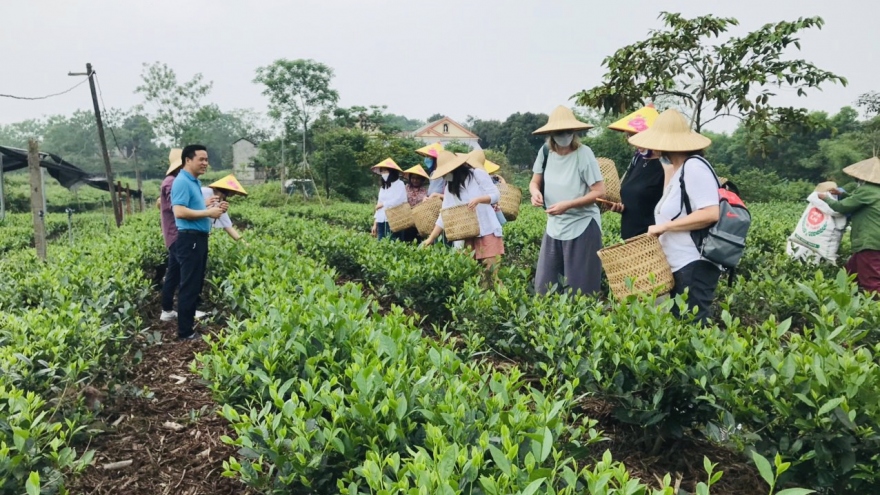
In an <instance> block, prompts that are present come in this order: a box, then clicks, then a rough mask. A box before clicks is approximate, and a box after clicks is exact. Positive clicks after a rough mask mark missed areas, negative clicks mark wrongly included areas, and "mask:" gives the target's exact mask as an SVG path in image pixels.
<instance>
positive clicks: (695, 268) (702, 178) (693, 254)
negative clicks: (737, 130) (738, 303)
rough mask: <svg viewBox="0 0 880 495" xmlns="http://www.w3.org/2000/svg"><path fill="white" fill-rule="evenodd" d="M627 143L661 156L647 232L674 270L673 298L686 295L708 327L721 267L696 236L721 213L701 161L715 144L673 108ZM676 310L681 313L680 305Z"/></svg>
mask: <svg viewBox="0 0 880 495" xmlns="http://www.w3.org/2000/svg"><path fill="white" fill-rule="evenodd" d="M629 143H630V144H632V145H633V146H636V147H638V148H642V149H649V150H655V151H657V152H659V153H660V161H661V163H662V164H663V167H664V169H665V173H666V177H667V179H666V186H665V188H664V192H663V197H662V198H661V199H660V201H659V202H658V203H657V206H656V207H655V208H654V221H655V225H651V226H650V227H648V233H649V234H653V235H656V236H659V237H660V245H661V246H662V247H663V253H664V254H665V255H666V260H667V261H668V262H669V266H670V267H671V268H672V276H673V278H674V279H675V286H674V287H673V289H672V293H671V296H672V297H675V296H677V295H680V294H683V293H684V292H685V291H688V296H687V305H688V307H689V308H690V309H693V308H696V309H697V320H698V321H699V322H700V323H701V324H705V323H707V322H708V321H709V319H710V318H711V315H712V313H711V309H712V300H713V299H714V298H715V289H716V288H717V287H718V278H719V277H720V276H721V268H720V267H719V266H718V265H715V264H714V263H711V262H709V261H707V260H704V259H703V258H702V257H701V256H700V251H699V250H698V248H697V241H696V240H695V239H694V237H698V236H699V234H698V233H699V232H701V231H703V229H705V228H707V227H709V226H711V225H713V224H714V223H715V222H717V221H718V217H719V214H720V208H719V202H720V197H719V194H718V179H717V177H716V176H715V171H714V170H713V169H712V167H711V165H710V164H709V162H707V161H706V160H705V159H704V158H703V150H704V149H706V148H708V147H709V145H710V144H712V141H711V140H709V138H706V137H704V136H702V135H700V134H698V133H696V132H694V131H693V130H691V127H690V124H688V122H687V120H686V119H685V117H684V116H683V115H682V114H681V113H679V112H678V111H676V110H671V109H670V110H666V111H665V112H663V113H661V114H660V116H659V117H657V120H655V121H654V125H653V126H651V128H649V129H647V130H645V131H642V132H640V133H638V134H636V135H634V136H632V137H631V138H629ZM685 172H686V173H685ZM682 184H684V189H682V187H681V185H682ZM686 201H687V203H689V204H685V202H686ZM688 212H690V213H688ZM692 234H694V235H692ZM673 312H674V313H675V314H676V315H678V307H677V306H676V307H674V308H673Z"/></svg>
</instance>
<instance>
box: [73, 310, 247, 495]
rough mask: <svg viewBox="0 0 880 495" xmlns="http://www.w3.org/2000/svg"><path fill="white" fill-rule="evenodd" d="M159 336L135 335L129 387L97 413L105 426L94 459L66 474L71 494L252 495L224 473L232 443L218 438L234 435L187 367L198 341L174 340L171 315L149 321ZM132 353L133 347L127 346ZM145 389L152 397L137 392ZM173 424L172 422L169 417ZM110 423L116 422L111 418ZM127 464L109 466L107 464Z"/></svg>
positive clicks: (96, 441)
mask: <svg viewBox="0 0 880 495" xmlns="http://www.w3.org/2000/svg"><path fill="white" fill-rule="evenodd" d="M151 329H152V330H155V331H156V332H158V333H159V334H161V343H153V344H152V345H149V344H148V343H147V342H146V341H145V339H144V341H142V342H139V343H138V344H139V345H138V346H139V347H142V348H141V351H140V352H141V353H142V356H143V360H142V361H141V362H140V363H138V364H137V365H134V367H133V369H132V370H131V377H130V380H129V386H127V387H126V389H125V390H124V391H123V392H121V393H117V394H115V395H116V396H115V397H113V398H110V399H107V402H106V403H105V404H104V405H103V407H104V410H103V411H102V412H101V414H100V415H99V417H98V420H99V421H101V422H103V423H104V424H105V425H107V426H106V427H107V428H108V430H109V431H108V432H106V433H103V434H100V435H98V436H97V437H96V438H94V439H93V440H92V443H91V445H90V447H89V448H91V449H94V450H96V454H95V462H94V464H93V465H92V466H91V467H90V468H88V469H87V470H86V472H85V473H83V474H82V475H81V476H80V477H79V478H77V479H75V480H72V481H71V484H70V492H71V493H73V494H83V495H85V494H96V495H104V494H106V495H110V494H113V495H123V494H125V495H129V494H133V495H171V494H173V495H227V494H230V495H231V494H236V495H241V494H251V493H254V492H252V491H249V490H248V489H247V487H245V486H244V485H243V484H241V483H240V482H239V481H237V480H235V479H231V478H225V477H223V476H222V473H223V461H224V460H226V459H229V457H230V456H232V455H235V449H234V448H232V447H229V446H227V445H224V444H223V443H222V442H221V441H220V437H221V436H223V435H230V436H231V435H232V432H231V428H229V426H228V424H227V422H226V420H224V419H223V418H221V417H219V416H218V415H217V413H216V411H217V409H218V407H219V406H218V405H217V404H216V403H215V402H214V401H213V400H212V399H211V395H210V392H209V390H208V389H207V387H206V386H205V385H204V384H203V383H202V382H201V381H200V380H199V377H198V376H196V375H193V374H192V373H190V371H189V367H190V363H191V362H192V360H193V354H194V353H195V352H199V351H201V350H204V349H205V347H206V344H205V343H204V342H202V341H196V342H185V343H179V342H176V341H175V336H176V331H177V330H176V322H170V323H162V322H159V321H158V320H157V321H155V322H153V323H152V325H151ZM133 352H136V351H133ZM138 390H141V391H142V390H148V391H149V392H151V393H152V395H151V396H149V395H148V396H138V394H137V392H136V391H138ZM167 423H175V424H176V425H175V424H167ZM114 424H115V425H116V426H115V427H114V426H113V425H114ZM129 460H130V461H131V465H129V466H127V467H122V468H119V469H112V470H107V469H104V468H103V466H104V465H106V464H110V463H115V462H121V461H129Z"/></svg>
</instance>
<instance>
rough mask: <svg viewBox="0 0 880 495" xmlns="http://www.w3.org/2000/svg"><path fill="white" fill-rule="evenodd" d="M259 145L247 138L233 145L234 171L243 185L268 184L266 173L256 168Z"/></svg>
mask: <svg viewBox="0 0 880 495" xmlns="http://www.w3.org/2000/svg"><path fill="white" fill-rule="evenodd" d="M256 157H257V144H256V143H254V142H253V141H251V140H250V139H247V138H241V139H239V140H238V141H236V142H234V143H232V170H233V173H234V174H235V177H236V178H238V181H239V182H241V183H242V184H262V183H264V182H266V171H265V170H258V169H257V168H256V163H255V159H256Z"/></svg>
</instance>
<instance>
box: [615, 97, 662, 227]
mask: <svg viewBox="0 0 880 495" xmlns="http://www.w3.org/2000/svg"><path fill="white" fill-rule="evenodd" d="M657 116H658V113H657V110H655V109H654V106H653V105H650V104H649V105H648V106H646V107H645V108H642V109H640V110H637V111H635V112H633V113H631V114H629V115H627V116H626V117H624V118H622V119H620V120H618V121H617V122H615V123H613V124H611V125H609V126H608V128H609V129H612V130H615V131H621V132H624V133H626V135H627V138H630V137H632V136H634V135H636V134H638V133H640V132H642V131H645V130H647V129H648V128H650V127H651V124H653V123H654V120H656V119H657ZM664 179H665V173H664V171H663V165H661V164H660V153H657V152H654V151H652V150H646V149H641V148H637V149H636V153H635V155H634V156H633V159H632V161H630V164H629V168H627V169H626V172H625V173H624V174H623V179H622V180H621V182H620V203H615V204H614V205H613V206H612V207H611V211H613V212H616V213H620V216H621V217H620V237H622V238H623V239H630V238H632V237H636V236H638V235H642V234H645V233H647V232H648V227H650V226H651V225H654V207H655V206H657V203H658V202H660V198H662V197H663V181H664Z"/></svg>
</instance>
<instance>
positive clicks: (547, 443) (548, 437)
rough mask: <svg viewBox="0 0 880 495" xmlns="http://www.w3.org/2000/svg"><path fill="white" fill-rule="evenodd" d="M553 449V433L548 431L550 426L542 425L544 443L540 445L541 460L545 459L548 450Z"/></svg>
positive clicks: (548, 452)
mask: <svg viewBox="0 0 880 495" xmlns="http://www.w3.org/2000/svg"><path fill="white" fill-rule="evenodd" d="M552 449H553V433H551V432H550V428H548V427H546V426H545V427H544V443H543V444H542V445H541V462H544V461H546V460H547V457H548V456H549V455H550V451H551V450H552Z"/></svg>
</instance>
